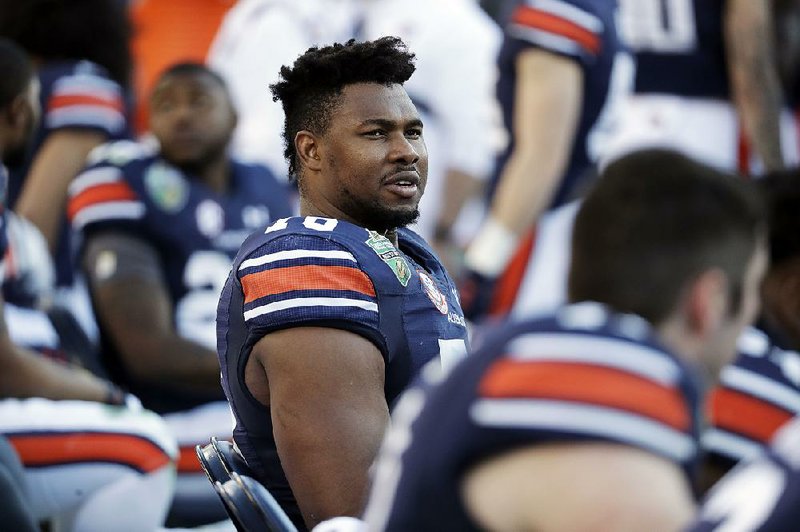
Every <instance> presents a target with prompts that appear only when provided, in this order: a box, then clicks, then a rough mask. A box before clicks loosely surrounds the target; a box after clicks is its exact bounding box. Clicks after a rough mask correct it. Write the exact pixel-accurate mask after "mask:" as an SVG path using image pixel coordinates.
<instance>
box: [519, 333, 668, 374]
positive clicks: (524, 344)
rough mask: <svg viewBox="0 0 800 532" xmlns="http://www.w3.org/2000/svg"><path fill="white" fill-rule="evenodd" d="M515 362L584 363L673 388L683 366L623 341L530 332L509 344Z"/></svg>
mask: <svg viewBox="0 0 800 532" xmlns="http://www.w3.org/2000/svg"><path fill="white" fill-rule="evenodd" d="M508 351H509V352H510V355H509V356H510V358H512V359H514V360H526V361H527V360H537V361H538V360H554V361H559V362H561V361H566V362H583V363H587V364H597V365H601V366H608V367H612V368H617V369H622V370H625V371H629V372H632V373H638V374H639V375H642V376H644V377H647V378H648V379H652V380H654V381H657V382H659V383H661V384H665V385H672V384H674V383H675V382H676V381H677V380H678V377H679V376H680V373H681V371H680V367H679V366H678V364H677V362H675V361H674V360H672V359H670V358H669V357H668V356H667V355H666V354H665V353H662V352H660V351H657V350H655V349H650V348H648V347H644V346H642V345H636V344H630V343H627V342H623V341H621V340H614V339H610V338H609V339H605V338H598V337H596V336H581V335H578V334H557V333H539V334H537V333H531V334H526V335H524V336H520V337H518V338H516V339H515V340H513V341H512V342H511V343H509V345H508Z"/></svg>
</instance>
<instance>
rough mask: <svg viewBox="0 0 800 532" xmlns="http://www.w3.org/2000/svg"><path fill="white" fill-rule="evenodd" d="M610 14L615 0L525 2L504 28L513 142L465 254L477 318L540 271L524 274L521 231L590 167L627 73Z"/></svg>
mask: <svg viewBox="0 0 800 532" xmlns="http://www.w3.org/2000/svg"><path fill="white" fill-rule="evenodd" d="M615 11H616V2H614V1H612V0H528V1H525V2H522V3H521V4H520V5H519V6H518V7H517V8H516V10H515V11H514V14H513V16H512V18H511V20H510V22H509V23H508V25H507V27H506V36H505V41H504V43H503V47H502V49H501V51H500V58H499V70H500V79H499V82H498V86H497V95H498V98H499V100H500V103H501V105H502V108H503V119H504V122H505V125H506V128H507V129H508V131H509V133H510V135H511V142H510V144H509V146H508V148H507V150H506V152H505V153H504V154H503V156H502V157H501V158H500V160H499V165H498V175H497V178H496V179H497V181H496V189H495V191H494V195H493V198H492V203H491V208H490V212H489V216H488V218H487V219H486V220H484V222H483V226H482V227H481V230H480V231H479V232H478V233H477V235H476V236H475V238H474V240H473V241H472V243H471V244H470V246H469V248H468V249H467V252H466V256H465V263H466V268H467V271H468V274H467V275H466V278H467V280H466V282H464V283H463V286H462V303H463V304H464V309H465V311H466V312H467V315H468V316H470V317H471V318H473V319H478V318H481V317H483V316H484V315H485V314H486V313H487V312H491V313H492V314H505V313H507V312H508V311H509V309H510V308H511V307H512V306H513V305H514V303H515V301H516V300H517V298H518V290H519V288H520V285H521V283H522V282H523V278H527V277H531V276H536V275H539V274H538V273H537V272H535V271H533V272H526V271H525V265H526V264H527V262H528V261H529V260H530V258H531V257H533V256H534V254H533V253H532V252H531V246H532V242H531V239H530V238H526V237H528V236H529V235H530V232H531V230H532V229H533V227H534V224H536V223H537V222H539V221H540V219H541V218H542V216H543V214H544V213H545V212H547V211H548V210H550V209H553V208H555V207H558V206H561V205H564V204H565V203H567V202H568V201H570V200H572V199H575V198H577V197H580V196H581V195H582V192H583V189H584V188H585V187H586V185H587V183H589V182H590V180H591V178H592V175H593V174H594V172H595V170H594V165H595V163H596V162H597V160H598V158H599V157H600V156H601V155H602V154H603V150H604V149H605V142H606V140H607V137H608V135H609V133H610V131H611V130H612V128H613V125H614V123H615V121H616V118H617V107H618V103H619V101H620V100H621V98H623V97H624V96H625V95H626V93H627V91H628V90H629V88H630V83H631V82H632V76H633V66H632V62H631V60H630V57H628V56H627V55H626V54H625V53H624V52H623V50H622V48H621V46H620V43H619V40H618V38H617V32H616V28H615V22H614V14H615ZM538 234H541V233H540V231H538V230H537V235H538ZM559 237H560V238H561V241H560V242H557V245H560V246H561V247H567V238H566V237H565V236H564V234H563V233H561V234H560V235H559ZM537 238H538V236H537ZM536 246H537V247H538V242H537V244H536ZM515 252H518V253H519V259H520V262H519V263H518V264H517V263H516V262H514V261H512V259H513V257H514V254H515ZM539 253H540V251H539V250H538V249H536V250H535V254H539ZM498 280H500V283H499V284H498V283H497V281H498ZM544 288H545V289H547V288H548V287H544Z"/></svg>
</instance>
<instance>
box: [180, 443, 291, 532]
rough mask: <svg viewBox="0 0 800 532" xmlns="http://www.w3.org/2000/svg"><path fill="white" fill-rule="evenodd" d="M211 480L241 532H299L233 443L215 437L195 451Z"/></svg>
mask: <svg viewBox="0 0 800 532" xmlns="http://www.w3.org/2000/svg"><path fill="white" fill-rule="evenodd" d="M195 450H196V452H197V458H198V459H199V460H200V465H201V466H202V467H203V471H205V472H206V476H208V480H210V481H211V483H212V484H213V485H214V489H216V491H217V495H219V498H220V499H222V503H223V504H224V505H225V510H226V511H227V512H228V515H229V516H230V518H231V521H233V524H234V525H235V526H236V529H237V530H239V532H260V531H263V530H269V531H270V532H297V528H295V526H294V524H292V522H291V520H290V519H289V517H288V516H287V515H286V512H284V511H283V508H281V507H280V505H279V504H278V502H277V501H276V500H275V498H274V497H273V496H272V494H271V493H270V492H269V490H268V489H267V488H266V487H265V486H264V485H263V484H261V483H260V482H258V481H257V480H255V478H254V477H253V473H252V471H251V470H250V467H249V466H248V465H247V463H246V462H245V461H244V458H243V457H242V456H241V455H240V454H239V452H238V451H237V450H236V449H235V448H234V447H233V445H232V444H231V443H230V442H227V441H219V440H217V438H214V437H212V438H211V443H209V444H208V445H206V446H200V445H198V446H197V447H196V448H195Z"/></svg>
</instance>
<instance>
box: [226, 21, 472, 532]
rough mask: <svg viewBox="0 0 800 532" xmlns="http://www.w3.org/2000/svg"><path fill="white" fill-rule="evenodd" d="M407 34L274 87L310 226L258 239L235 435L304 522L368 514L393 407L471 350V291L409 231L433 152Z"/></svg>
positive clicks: (334, 58)
mask: <svg viewBox="0 0 800 532" xmlns="http://www.w3.org/2000/svg"><path fill="white" fill-rule="evenodd" d="M413 57H414V56H413V55H412V54H410V53H409V52H408V51H407V50H406V47H405V46H404V44H403V42H402V41H400V39H398V38H396V37H385V38H381V39H378V40H375V41H366V42H361V43H356V42H354V41H350V42H348V43H347V44H335V45H332V46H327V47H323V48H311V49H309V50H308V51H307V52H306V53H305V54H303V55H302V56H300V57H299V58H298V59H297V60H296V61H295V62H294V64H293V65H292V66H291V67H288V66H284V67H283V68H282V69H281V78H282V79H281V81H280V82H278V83H277V84H275V85H272V90H273V94H274V96H275V97H276V98H277V99H279V100H280V101H281V103H282V104H283V108H284V110H285V112H286V122H285V128H284V138H285V139H286V152H285V153H286V159H287V162H288V163H289V167H290V171H291V173H292V174H293V175H296V176H297V182H298V186H299V189H300V201H301V203H300V214H301V216H300V217H294V218H288V219H282V220H278V221H277V222H276V223H274V224H273V225H271V226H270V227H269V228H268V229H267V230H266V231H265V232H264V233H263V234H257V235H254V236H253V237H251V238H250V239H249V240H248V241H246V242H245V244H244V245H243V246H242V249H241V251H240V252H239V255H238V256H237V258H236V261H235V263H234V266H233V269H232V272H231V275H230V277H229V278H228V282H227V284H226V286H225V290H224V292H223V296H222V300H221V302H220V306H219V314H218V318H217V324H218V329H217V337H218V338H219V344H218V345H219V356H220V361H221V365H222V374H223V385H224V387H225V390H226V394H227V396H228V400H229V401H230V403H231V406H232V408H233V411H234V415H235V416H236V422H237V424H236V429H235V431H234V440H235V441H236V444H237V445H238V447H239V449H241V451H242V453H243V454H244V456H245V458H246V460H247V463H248V464H249V465H250V466H251V467H252V468H253V469H254V470H255V472H256V474H257V477H258V480H260V481H261V482H262V483H264V484H265V485H266V486H267V487H268V488H269V489H270V491H271V492H272V493H273V495H274V496H275V497H276V499H277V500H278V502H279V503H280V504H281V505H282V506H283V508H284V509H285V510H286V511H287V513H288V514H289V515H290V516H291V518H292V520H293V521H294V522H295V523H296V524H297V525H298V527H300V528H305V527H306V526H308V527H311V526H313V525H315V524H316V523H317V522H319V521H321V520H323V519H328V518H331V517H334V516H342V515H349V516H357V515H359V514H360V512H361V510H362V509H363V505H364V502H365V498H366V493H367V489H368V469H369V467H370V464H371V463H372V461H373V459H374V458H375V454H376V452H377V450H378V446H379V444H380V441H381V438H382V437H383V433H384V429H385V428H386V426H387V424H388V422H389V410H390V408H391V407H392V406H393V404H394V401H395V399H396V398H397V396H398V395H399V394H400V392H401V391H403V390H404V389H405V387H406V386H407V384H408V383H409V381H410V380H411V379H412V378H413V377H414V376H415V374H416V373H417V372H418V370H419V369H420V368H421V367H422V366H423V365H424V364H425V363H427V362H428V361H430V360H432V359H437V358H438V362H437V365H439V366H440V367H441V366H444V367H449V366H451V365H452V364H454V363H455V362H456V361H457V360H459V359H460V358H461V356H462V355H463V354H464V353H465V351H466V340H467V331H466V326H465V325H466V324H465V322H464V317H463V315H462V313H461V308H460V307H459V304H458V299H457V297H456V294H455V287H454V285H453V283H452V281H451V280H450V278H449V277H448V275H447V273H446V272H445V270H444V268H443V266H442V264H441V263H440V262H439V260H438V259H437V258H436V256H435V255H434V254H433V253H432V252H431V250H430V248H429V247H428V245H427V244H426V243H425V242H424V241H423V240H422V239H421V238H420V237H419V236H417V235H416V234H415V233H413V232H411V231H409V230H408V229H406V228H405V226H406V225H407V224H409V223H411V222H413V221H414V220H415V219H416V217H417V216H418V209H417V206H418V203H419V201H420V197H421V196H422V193H423V192H424V190H425V185H426V178H427V166H428V160H427V159H428V156H427V152H426V149H425V142H424V140H423V126H422V122H421V121H420V118H419V113H418V112H417V109H416V108H415V107H414V105H413V103H412V102H411V100H410V98H409V96H408V94H407V93H406V91H405V89H404V88H403V84H404V82H405V81H406V80H408V78H409V77H410V76H411V74H412V73H413V72H414V64H413Z"/></svg>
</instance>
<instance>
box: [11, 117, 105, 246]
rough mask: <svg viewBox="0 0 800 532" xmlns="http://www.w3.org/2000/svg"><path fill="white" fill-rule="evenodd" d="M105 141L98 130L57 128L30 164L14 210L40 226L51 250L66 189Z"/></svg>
mask: <svg viewBox="0 0 800 532" xmlns="http://www.w3.org/2000/svg"><path fill="white" fill-rule="evenodd" d="M105 140H106V136H105V135H104V134H102V133H98V132H96V131H79V130H69V129H65V130H61V131H55V132H53V133H52V134H51V135H50V136H49V137H48V138H47V140H45V142H44V144H42V147H41V148H40V150H39V152H38V154H37V156H36V159H35V160H34V161H33V164H32V165H31V169H30V172H29V173H28V175H27V177H26V178H25V186H24V187H23V189H22V192H21V194H20V197H19V200H18V201H17V205H16V208H15V210H16V211H17V212H18V213H19V214H20V215H22V216H24V217H25V218H27V219H28V220H30V221H31V222H33V223H34V224H35V225H36V227H38V228H39V231H41V232H42V234H43V235H44V237H45V239H47V244H48V246H49V247H50V251H51V252H54V251H55V248H56V243H57V242H58V237H59V234H60V231H61V224H62V220H63V218H64V205H66V202H67V188H68V187H69V184H70V183H71V182H72V179H73V178H74V177H75V176H76V175H77V174H78V172H80V170H81V169H82V168H83V167H84V165H85V164H86V157H87V156H88V155H89V152H90V151H91V150H92V149H93V148H94V147H96V146H98V145H100V144H101V143H103V142H105Z"/></svg>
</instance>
